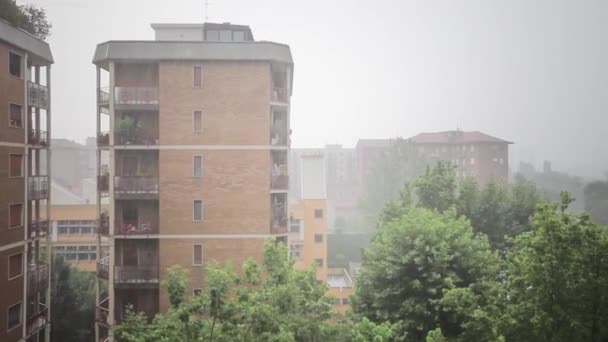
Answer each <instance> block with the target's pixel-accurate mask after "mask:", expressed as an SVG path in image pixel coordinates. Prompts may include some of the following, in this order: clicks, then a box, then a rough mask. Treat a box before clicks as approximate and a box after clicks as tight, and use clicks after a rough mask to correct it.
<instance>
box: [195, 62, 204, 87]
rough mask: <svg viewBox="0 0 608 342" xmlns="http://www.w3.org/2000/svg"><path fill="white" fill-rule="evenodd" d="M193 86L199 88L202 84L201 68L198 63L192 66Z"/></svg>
mask: <svg viewBox="0 0 608 342" xmlns="http://www.w3.org/2000/svg"><path fill="white" fill-rule="evenodd" d="M193 72H194V75H193V80H194V82H193V86H194V88H200V87H201V86H202V85H203V75H202V74H203V69H202V68H201V66H200V65H196V66H194V68H193Z"/></svg>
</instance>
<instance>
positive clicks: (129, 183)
mask: <svg viewBox="0 0 608 342" xmlns="http://www.w3.org/2000/svg"><path fill="white" fill-rule="evenodd" d="M114 193H115V194H128V195H154V194H158V177H147V176H115V177H114Z"/></svg>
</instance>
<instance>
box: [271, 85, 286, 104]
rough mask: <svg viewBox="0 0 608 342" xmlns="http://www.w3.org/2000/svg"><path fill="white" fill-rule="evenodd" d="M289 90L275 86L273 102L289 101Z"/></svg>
mask: <svg viewBox="0 0 608 342" xmlns="http://www.w3.org/2000/svg"><path fill="white" fill-rule="evenodd" d="M288 101H289V92H288V90H287V88H280V87H273V88H272V102H288Z"/></svg>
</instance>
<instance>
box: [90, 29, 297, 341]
mask: <svg viewBox="0 0 608 342" xmlns="http://www.w3.org/2000/svg"><path fill="white" fill-rule="evenodd" d="M152 27H153V29H154V30H155V35H156V40H155V41H109V42H105V43H102V44H99V45H98V46H97V49H96V51H95V55H94V58H93V63H94V64H95V65H96V66H97V75H98V81H97V95H98V96H97V99H98V112H97V126H98V155H97V158H98V160H104V156H108V160H109V163H108V164H107V165H105V164H104V165H102V163H98V164H99V165H98V170H97V171H98V197H99V199H101V198H102V197H107V198H108V199H109V205H108V209H107V211H106V210H101V208H99V209H98V213H99V214H98V219H99V222H100V223H99V227H98V232H99V236H107V237H109V248H108V249H103V248H100V252H99V253H98V257H99V261H98V272H97V273H98V278H99V282H98V283H99V288H100V289H103V288H106V287H107V289H108V290H107V293H106V292H104V291H103V290H101V291H98V298H97V303H98V313H97V322H98V324H97V325H96V334H97V337H98V338H101V339H102V340H103V339H104V338H106V337H109V330H108V327H110V326H112V325H113V324H116V323H119V322H120V321H121V320H122V319H123V317H124V316H123V314H124V308H125V306H126V305H127V304H131V305H133V306H134V307H135V309H136V310H138V311H143V312H145V313H146V314H147V315H148V317H152V315H154V314H155V313H157V312H159V311H160V312H163V311H165V310H166V309H167V308H168V306H169V300H168V296H167V294H166V291H164V290H161V289H160V288H159V284H160V282H161V281H162V279H163V278H165V276H166V272H167V268H168V267H170V266H172V265H176V264H179V265H181V266H183V267H185V268H186V269H188V270H189V271H190V283H189V291H190V293H194V292H196V291H197V290H198V289H200V288H202V287H203V283H204V268H203V267H204V265H205V264H206V263H207V262H208V261H211V260H215V261H217V262H220V263H224V262H226V261H231V262H232V263H233V264H234V265H239V264H241V263H243V262H244V261H245V260H246V259H247V258H249V257H253V258H254V259H255V260H257V261H258V262H261V261H262V256H263V243H264V239H266V238H268V237H273V236H274V237H278V238H279V240H281V241H283V242H284V243H287V226H288V213H287V204H288V202H287V200H288V199H287V190H288V169H287V160H288V150H289V132H290V130H289V101H290V96H291V88H292V87H291V85H292V73H293V62H292V58H291V52H290V49H289V47H288V46H286V45H282V44H277V43H272V42H266V41H255V40H254V38H253V34H252V32H251V30H250V29H249V27H248V26H240V25H231V24H229V23H224V24H211V23H205V24H153V25H152ZM100 202H101V201H100V200H98V201H97V203H100ZM110 338H111V337H110Z"/></svg>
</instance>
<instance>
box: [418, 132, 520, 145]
mask: <svg viewBox="0 0 608 342" xmlns="http://www.w3.org/2000/svg"><path fill="white" fill-rule="evenodd" d="M410 140H411V141H413V142H415V143H417V144H470V143H501V144H512V143H513V142H511V141H507V140H503V139H500V138H497V137H493V136H491V135H488V134H485V133H482V132H479V131H471V132H464V131H445V132H432V133H430V132H423V133H419V134H417V135H415V136H413V137H411V138H410Z"/></svg>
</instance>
